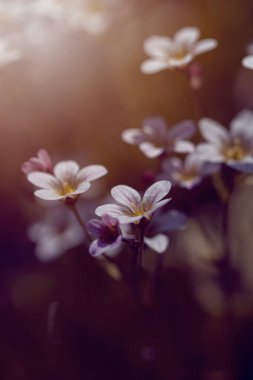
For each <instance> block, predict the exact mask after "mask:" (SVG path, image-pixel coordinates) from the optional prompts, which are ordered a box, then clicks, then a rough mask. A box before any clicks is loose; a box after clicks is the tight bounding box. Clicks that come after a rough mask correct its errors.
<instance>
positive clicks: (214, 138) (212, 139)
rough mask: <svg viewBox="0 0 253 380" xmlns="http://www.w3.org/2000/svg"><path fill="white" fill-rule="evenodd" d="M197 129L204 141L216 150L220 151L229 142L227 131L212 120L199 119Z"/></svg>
mask: <svg viewBox="0 0 253 380" xmlns="http://www.w3.org/2000/svg"><path fill="white" fill-rule="evenodd" d="M199 129H200V132H201V134H202V136H203V137H204V139H205V140H206V141H207V142H209V143H211V144H213V145H214V146H215V147H217V148H218V149H222V148H223V147H224V146H226V144H227V143H228V142H229V134H228V131H227V130H226V129H225V128H224V127H223V126H222V125H221V124H219V123H217V122H216V121H214V120H212V119H208V118H203V119H200V121H199Z"/></svg>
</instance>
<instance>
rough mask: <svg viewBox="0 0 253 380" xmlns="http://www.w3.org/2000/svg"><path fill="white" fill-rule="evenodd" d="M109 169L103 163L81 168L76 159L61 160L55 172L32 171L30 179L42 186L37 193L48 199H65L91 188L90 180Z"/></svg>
mask: <svg viewBox="0 0 253 380" xmlns="http://www.w3.org/2000/svg"><path fill="white" fill-rule="evenodd" d="M106 173H107V169H106V168H105V167H104V166H102V165H89V166H86V167H85V168H83V169H81V170H80V169H79V165H78V164H77V163H76V162H75V161H61V162H59V163H58V164H57V165H56V166H55V167H54V170H53V174H49V173H43V172H32V173H30V174H29V175H28V176H27V179H28V181H30V182H31V183H32V184H33V185H35V186H37V187H40V188H41V189H40V190H36V191H35V193H34V194H35V195H36V196H37V197H39V198H42V199H46V200H65V199H66V198H73V199H75V198H77V197H78V196H79V195H80V194H82V193H84V192H86V191H87V190H88V189H89V188H90V185H91V184H90V182H91V181H94V180H95V179H97V178H100V177H102V176H104V175H105V174H106Z"/></svg>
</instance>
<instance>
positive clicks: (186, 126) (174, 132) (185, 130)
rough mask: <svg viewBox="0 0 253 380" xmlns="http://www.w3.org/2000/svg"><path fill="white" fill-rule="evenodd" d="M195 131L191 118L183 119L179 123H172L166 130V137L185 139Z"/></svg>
mask: <svg viewBox="0 0 253 380" xmlns="http://www.w3.org/2000/svg"><path fill="white" fill-rule="evenodd" d="M195 132H196V124H195V123H194V121H192V120H184V121H182V122H181V123H178V124H176V125H174V127H172V128H170V129H169V131H168V138H169V139H171V140H174V139H186V138H188V137H191V136H192V135H193V134H194V133H195Z"/></svg>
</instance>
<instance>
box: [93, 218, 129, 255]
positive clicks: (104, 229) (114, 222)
mask: <svg viewBox="0 0 253 380" xmlns="http://www.w3.org/2000/svg"><path fill="white" fill-rule="evenodd" d="M87 229H88V231H90V232H91V233H92V234H93V235H94V236H96V237H97V239H96V240H94V241H93V242H92V243H91V245H90V248H89V252H90V254H91V255H92V256H100V255H101V254H102V253H105V252H106V251H108V250H111V249H115V248H118V247H119V246H120V244H121V239H122V235H121V230H120V227H119V221H118V219H116V218H114V217H112V216H110V215H108V214H103V215H102V217H101V220H98V219H91V220H89V222H88V223H87Z"/></svg>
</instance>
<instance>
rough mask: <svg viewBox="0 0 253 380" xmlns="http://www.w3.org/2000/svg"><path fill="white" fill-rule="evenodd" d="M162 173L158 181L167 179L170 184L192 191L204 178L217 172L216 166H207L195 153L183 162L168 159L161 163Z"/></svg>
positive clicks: (175, 158) (177, 159)
mask: <svg viewBox="0 0 253 380" xmlns="http://www.w3.org/2000/svg"><path fill="white" fill-rule="evenodd" d="M162 169H163V172H162V173H161V174H160V175H159V176H158V178H159V179H161V178H162V179H165V178H166V179H169V180H170V181H171V182H172V183H174V184H176V185H178V186H181V187H185V188H186V189H192V188H193V187H194V186H196V185H197V184H198V183H199V182H200V181H201V180H202V178H203V177H204V176H206V175H208V174H210V173H213V172H214V171H217V170H218V166H217V164H208V163H206V162H205V161H203V160H202V159H201V158H200V156H199V155H198V154H196V153H193V154H189V155H188V156H186V158H185V160H184V161H183V160H181V159H180V158H177V157H172V158H168V159H167V160H165V161H163V163H162Z"/></svg>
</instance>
